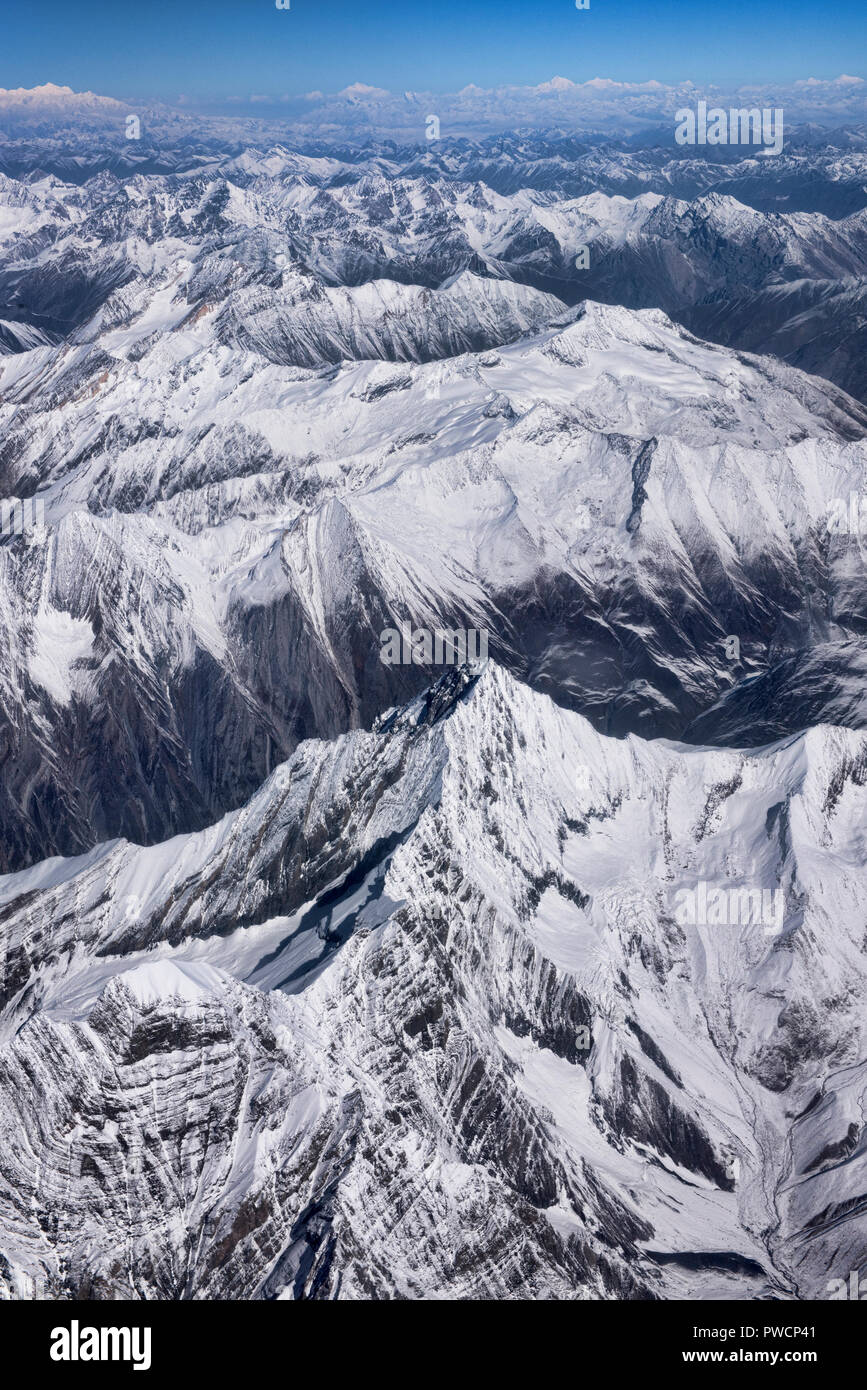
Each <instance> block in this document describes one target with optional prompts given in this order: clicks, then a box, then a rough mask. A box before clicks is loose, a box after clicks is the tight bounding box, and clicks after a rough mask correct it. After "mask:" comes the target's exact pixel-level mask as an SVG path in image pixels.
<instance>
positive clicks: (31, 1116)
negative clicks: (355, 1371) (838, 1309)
mask: <svg viewBox="0 0 867 1390" xmlns="http://www.w3.org/2000/svg"><path fill="white" fill-rule="evenodd" d="M865 753H867V748H865V739H864V735H862V734H856V733H853V732H848V731H845V730H840V729H837V730H835V729H832V728H829V727H820V728H816V729H814V730H812V731H811V732H810V733H809V734H807V735H802V736H799V737H796V738H793V739H789V740H787V741H785V742H783V743H782V744H778V745H774V746H771V747H770V748H767V749H765V750H762V751H761V752H758V753H753V754H750V753H743V752H722V751H719V752H716V751H713V750H700V749H687V748H685V747H683V746H682V745H676V744H668V743H664V742H655V743H653V742H651V743H648V742H644V741H643V740H640V739H636V738H630V739H627V740H625V741H618V740H613V739H609V738H605V737H604V736H601V735H599V734H597V733H595V732H594V731H593V730H592V728H591V727H590V725H589V724H588V723H587V721H586V720H584V719H583V718H582V717H581V716H580V715H576V714H571V713H567V712H564V711H561V710H558V709H557V707H556V706H555V705H554V704H553V703H552V702H551V701H550V700H549V699H548V698H547V697H545V696H541V695H536V694H533V693H532V692H530V691H529V690H528V689H527V688H526V687H525V686H521V685H518V684H517V683H516V682H515V681H514V680H512V679H511V678H510V677H509V676H507V675H506V674H505V673H504V672H503V671H502V670H501V669H500V668H498V667H496V666H495V665H494V664H489V665H488V667H487V669H486V670H485V671H484V672H483V673H482V674H481V675H480V676H477V677H470V678H469V683H468V681H467V679H466V678H464V679H462V678H461V677H460V675H459V674H452V675H451V676H447V677H445V678H443V680H442V681H441V682H440V683H439V685H437V686H436V687H434V690H433V691H432V692H431V694H430V695H429V696H426V697H421V698H419V699H418V700H416V701H415V702H413V703H411V704H410V705H409V706H408V707H407V708H406V709H405V710H402V711H397V712H395V713H394V714H392V715H391V716H389V717H388V718H387V719H386V720H385V721H384V722H382V723H381V724H380V726H379V727H378V728H377V729H376V730H375V731H372V732H370V733H361V732H358V733H353V734H349V735H346V736H344V737H342V738H340V739H338V740H336V741H335V742H333V743H328V744H326V743H322V742H319V741H314V742H310V743H305V744H303V745H302V746H301V747H299V749H298V750H297V751H296V753H295V755H294V756H293V758H292V759H291V760H290V761H289V762H288V763H287V764H284V765H282V766H281V767H279V768H277V769H276V770H275V772H274V773H273V774H272V775H271V777H270V778H269V779H268V780H267V781H266V783H265V784H264V785H263V787H262V788H261V790H260V791H259V792H258V793H257V794H256V796H255V797H254V798H253V800H252V801H251V802H250V803H248V805H247V806H245V807H244V808H243V809H242V810H240V811H239V812H237V813H235V814H232V815H230V816H227V817H226V818H225V819H224V820H223V821H221V822H220V823H219V824H217V825H215V826H214V827H212V828H210V829H208V830H207V831H205V832H203V833H202V834H199V835H194V836H183V837H179V838H177V839H175V840H172V841H170V842H168V843H167V844H165V845H162V846H158V847H155V848H153V849H137V848H135V847H133V846H131V845H129V844H127V843H126V842H115V843H113V844H111V845H107V846H105V847H103V848H100V849H99V850H98V851H95V852H94V853H92V854H90V855H87V856H85V857H83V858H81V859H76V860H71V861H58V860H54V861H49V862H47V863H45V864H44V865H41V866H40V867H39V868H37V869H33V870H30V871H27V872H26V873H24V874H20V875H15V876H12V877H11V878H8V879H6V880H5V882H4V884H3V886H2V894H3V898H4V900H5V902H4V907H3V924H4V936H5V941H6V943H7V952H8V954H7V961H6V969H5V975H4V979H5V990H4V997H5V1009H4V1013H3V1020H4V1029H5V1042H4V1045H3V1050H2V1053H0V1058H2V1061H0V1136H2V1146H0V1152H2V1158H0V1230H2V1232H3V1253H4V1256H5V1262H4V1265H3V1267H2V1273H3V1277H4V1278H5V1281H6V1286H7V1289H8V1290H9V1292H11V1293H14V1294H17V1295H19V1296H27V1297H34V1296H46V1295H48V1296H53V1297H65V1296H72V1297H103V1298H115V1297H129V1296H130V1294H132V1295H133V1296H137V1297H142V1298H154V1297H158V1298H183V1297H233V1298H250V1297H262V1296H265V1297H294V1298H298V1297H320V1298H321V1297H332V1298H333V1297H340V1298H394V1297H401V1298H406V1297H409V1298H426V1297H444V1296H446V1297H448V1296H451V1297H467V1296H469V1297H489V1298H509V1297H514V1296H520V1297H547V1298H552V1297H555V1298H576V1297H577V1298H612V1297H620V1298H623V1297H626V1298H671V1297H675V1298H677V1297H689V1298H693V1299H694V1298H714V1297H740V1298H744V1297H764V1298H777V1299H779V1298H789V1297H805V1298H816V1297H823V1296H825V1294H824V1288H825V1284H826V1281H827V1278H828V1273H829V1271H830V1272H831V1273H832V1274H833V1272H834V1271H836V1270H837V1269H844V1270H848V1269H849V1268H852V1267H856V1266H857V1261H858V1260H859V1259H860V1255H861V1252H862V1251H863V1245H864V1236H865V1228H864V1215H863V1205H864V1203H863V1195H862V1194H863V1163H864V1142H865V1139H864V1129H863V1118H862V1113H861V1108H860V1097H861V1095H862V1093H863V1088H864V1084H865V1074H864V1067H865V1063H864V1060H863V1058H864V1017H865V1015H864V1003H865V1000H864V985H865V980H864V969H863V959H864V955H863V952H864V921H863V910H862V909H861V908H860V906H859V904H860V902H861V900H862V899H863V896H864V891H865V883H864V874H865V868H864V856H863V843H864V842H863V826H864V812H865V790H864V781H865V777H864V774H865V767H867V758H865ZM702 880H709V881H712V882H714V883H726V884H730V885H731V886H732V887H733V888H734V887H740V886H741V885H743V884H747V885H756V884H764V885H773V888H774V890H775V891H777V890H778V889H779V891H780V892H781V893H782V894H783V896H784V898H785V912H784V915H783V917H782V920H781V929H780V931H779V932H778V933H776V934H773V935H769V934H768V933H767V931H766V930H765V929H764V928H762V927H760V926H759V925H747V926H743V925H741V926H738V925H718V924H717V925H711V926H708V925H701V924H699V925H681V924H680V923H679V922H678V920H677V917H676V914H675V910H674V903H675V902H676V901H677V892H678V890H679V889H680V888H681V887H682V886H683V885H692V884H695V883H696V882H697V881H702ZM41 922H50V923H51V930H50V932H48V931H40V930H39V928H38V927H37V925H36V924H38V923H41Z"/></svg>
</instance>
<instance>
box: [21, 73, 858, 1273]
mask: <svg viewBox="0 0 867 1390" xmlns="http://www.w3.org/2000/svg"><path fill="white" fill-rule="evenodd" d="M587 85H588V86H592V85H593V84H587ZM602 85H603V87H604V86H605V84H604V83H603V84H602ZM831 85H832V86H833V84H831ZM571 89H572V84H569V83H566V84H565V86H564V85H562V82H561V85H560V86H559V87H556V88H554V87H551V94H552V101H554V100H559V96H558V94H560V95H563V94H564V93H565V94H566V96H567V97H569V100H570V101H571V100H572V98H571V96H569V93H570V91H571ZM537 95H538V97H539V99H540V100H544V101H547V96H546V95H545V88H544V87H543V88H540V89H539V91H538V93H537ZM818 95H819V94H818V93H817V92H816V91H815V90H814V88H813V87H807V86H806V85H805V88H804V94H803V100H804V101H806V102H807V103H808V104H809V103H811V102H813V101H815V100H817V99H818ZM838 95H843V94H840V93H838ZM386 97H387V94H379V96H377V97H376V100H377V102H379V101H381V100H382V101H384V100H385V99H386ZM673 97H674V94H673V93H672V92H671V91H669V92H668V95H667V97H666V100H668V99H669V98H672V99H673ZM564 99H565V98H564ZM600 100H601V98H600ZM338 104H339V103H338ZM371 109H373V108H371ZM847 109H848V108H847ZM4 112H5V113H6V114H7V115H9V114H10V113H11V119H12V122H13V126H14V131H17V132H18V134H17V135H15V134H14V132H13V137H12V138H10V139H8V140H5V141H4V142H3V143H2V152H0V167H2V169H3V170H5V171H6V172H3V173H0V646H2V649H3V652H4V659H3V661H2V663H0V696H2V698H0V873H2V875H3V876H2V877H0V1296H8V1297H12V1298H44V1297H48V1298H61V1299H67V1298H98V1299H118V1298H126V1297H129V1296H131V1295H132V1296H134V1297H139V1298H143V1299H195V1298H218V1299H260V1298H287V1299H292V1298H296V1299H297V1298H321V1299H326V1298H327V1299H366V1298H376V1299H383V1298H401V1299H404V1298H412V1299H419V1298H443V1297H459V1298H494V1299H511V1298H527V1297H532V1298H540V1299H554V1298H556V1299H560V1298H562V1299H610V1298H625V1299H670V1298H682V1297H686V1298H690V1299H695V1300H700V1299H705V1298H766V1299H788V1298H796V1297H798V1298H816V1297H823V1296H824V1295H825V1293H826V1290H827V1288H828V1283H829V1280H831V1279H835V1278H846V1277H847V1276H848V1274H849V1271H850V1270H853V1269H860V1267H861V1262H862V1260H863V1251H864V1248H865V1234H867V1232H865V1225H864V1222H865V1212H867V1196H865V1194H867V1173H865V1162H864V1155H865V1146H867V1138H865V1131H864V1100H863V1096H864V1087H865V1082H867V1077H865V1066H867V1063H865V1062H864V1060H863V1059H864V1057H865V1046H864V1044H865V1037H864V1029H865V1022H864V1020H865V1008H864V1005H865V997H864V996H865V973H867V971H865V951H867V936H865V929H864V928H865V921H864V908H863V904H864V901H865V890H867V882H865V875H867V868H865V862H864V859H865V856H864V852H863V846H864V824H865V796H867V734H865V733H864V732H863V731H864V730H865V728H867V702H865V696H864V675H865V664H867V658H865V650H864V640H863V639H864V633H865V630H867V612H865V602H864V599H865V579H864V575H865V568H864V558H865V557H864V553H863V540H862V536H863V534H864V533H865V532H867V489H865V475H867V409H865V406H864V404H863V401H864V400H865V399H867V383H865V377H864V364H863V356H864V354H863V352H862V351H861V350H860V348H861V346H862V345H863V341H864V324H863V319H864V313H863V307H864V299H865V288H864V287H865V284H867V250H865V230H867V210H865V207H867V193H865V187H867V183H865V178H867V156H865V155H864V153H863V148H864V137H863V134H860V133H859V131H858V130H857V129H856V128H855V127H854V126H853V127H852V128H851V129H849V128H847V130H846V131H844V132H843V131H841V132H837V133H836V135H835V136H834V142H835V143H834V145H833V148H834V150H835V151H836V155H837V156H838V157H836V158H835V159H834V160H830V161H829V156H828V145H827V141H826V142H825V143H824V144H822V145H821V148H820V147H819V145H818V143H817V142H818V141H819V136H817V135H815V133H813V134H812V135H811V134H810V132H809V131H807V132H802V133H801V135H800V136H799V137H798V138H799V142H800V143H797V144H795V143H794V141H792V142H791V143H789V142H788V124H787V149H786V153H785V154H784V155H782V156H781V157H780V158H779V159H778V160H775V161H773V162H769V161H758V160H755V159H741V158H740V156H739V155H736V154H734V155H731V156H729V155H728V154H724V153H719V157H718V158H716V159H704V158H700V159H692V158H687V159H682V158H677V159H673V158H672V157H671V151H670V150H665V149H663V148H661V147H660V148H657V147H655V146H654V147H652V148H639V147H638V145H636V146H634V147H631V148H627V147H626V146H625V145H616V144H611V145H601V144H600V143H599V141H598V140H596V141H593V142H590V143H589V144H588V145H586V146H581V147H579V146H578V144H577V142H576V141H575V140H568V139H565V138H563V137H559V136H552V137H550V138H548V137H543V136H538V137H536V136H531V135H530V134H529V133H528V135H527V137H526V139H525V138H524V137H521V138H520V139H518V138H517V137H516V138H514V139H513V138H512V137H503V138H502V139H499V140H498V141H497V142H490V141H486V140H478V141H474V140H469V141H462V142H461V141H459V142H454V143H449V142H442V144H439V143H438V147H437V148H436V149H427V148H425V149H424V150H422V151H421V152H419V151H418V150H415V151H412V150H408V149H401V148H399V147H397V146H395V145H390V146H388V147H385V146H380V147H377V146H376V145H374V144H371V145H370V146H369V147H368V148H366V149H365V150H364V151H360V150H358V149H355V150H353V149H351V148H349V147H347V148H343V147H341V148H340V149H325V148H319V147H318V146H317V148H316V149H315V150H312V151H310V152H308V153H306V154H304V153H299V152H297V151H290V150H287V149H286V148H285V147H283V146H282V145H277V146H274V147H270V146H268V145H265V147H264V148H259V147H255V148H245V147H244V146H243V145H242V144H240V143H238V142H237V141H235V140H234V137H233V140H232V144H231V148H229V149H227V147H226V139H225V138H223V137H225V136H226V127H227V126H232V128H233V129H234V128H235V127H234V123H231V122H229V123H224V126H221V127H220V128H219V129H218V128H217V127H216V126H214V127H213V128H209V129H205V128H204V126H203V128H202V130H197V129H191V128H190V126H189V125H188V124H187V118H186V117H184V118H181V117H180V116H178V118H177V121H175V120H174V117H171V113H169V114H168V116H166V113H164V112H163V113H162V115H161V114H160V113H159V112H156V111H155V112H153V113H149V114H148V115H147V116H146V118H145V125H146V126H150V127H151V130H156V129H158V127H159V121H160V120H161V119H163V117H165V118H166V120H167V122H168V128H169V134H170V142H169V143H168V144H166V145H164V146H163V147H157V145H153V146H149V145H147V143H146V142H143V143H142V144H141V147H140V148H139V147H137V148H136V149H135V150H134V151H133V150H130V149H126V148H123V149H117V148H110V147H109V143H107V141H106V139H105V132H106V131H107V130H109V129H110V128H113V126H114V127H118V129H120V128H121V126H122V123H123V121H124V120H125V119H126V116H127V114H129V113H128V108H126V107H125V106H123V105H122V104H120V103H117V102H109V101H106V100H105V99H103V98H100V97H98V96H94V95H93V94H84V95H76V94H75V93H71V92H69V90H68V89H64V88H55V87H51V86H49V87H46V88H44V89H40V90H39V91H37V92H36V93H27V92H24V93H22V92H14V91H13V92H2V91H0V114H2V113H4ZM787 116H788V113H787ZM151 117H152V118H153V120H152V121H151ZM169 117H171V119H169ZM304 119H309V114H308V116H305V117H304ZM58 123H59V124H58ZM67 125H68V126H69V127H70V130H69V131H68V130H67V129H66V127H67ZM73 127H74V128H75V130H76V131H77V132H78V133H77V135H76V134H73V135H70V131H71V130H72V128H73ZM239 128H240V127H239ZM266 129H267V122H266V123H264V124H263V126H262V127H261V129H260V130H259V134H260V135H261V136H262V139H263V140H264V138H265V134H264V132H265V131H266ZM51 131H53V132H54V133H53V134H51V133H50V132H51ZM182 131H183V132H185V135H184V138H183V139H182V140H181V138H180V133H181V132H182ZM221 132H222V137H221ZM218 137H220V138H218ZM828 138H829V139H830V137H828ZM127 143H129V142H127ZM132 143H133V144H137V142H135V141H133V142H132ZM657 143H658V142H657ZM651 144H652V145H653V142H652V141H651ZM771 163H772V164H773V167H772V168H771V167H769V165H770V164H771ZM760 166H761V167H760ZM46 170H47V171H49V172H48V173H46V172H45V171H46ZM588 256H589V261H588ZM696 334H699V335H701V336H695V335H696ZM705 339H710V340H712V341H705ZM714 344H717V345H714ZM769 354H772V355H769ZM804 369H806V370H809V371H812V372H816V373H818V375H816V376H809V375H807V374H806V370H804ZM847 391H848V392H851V393H852V394H851V395H849V394H846V392H847ZM858 398H860V401H859V399H858ZM13 499H15V500H16V507H17V511H16V512H15V515H16V516H20V517H23V516H24V510H23V508H22V505H21V504H22V502H24V503H26V504H27V507H28V510H27V517H28V520H27V521H26V522H22V524H21V525H18V524H17V522H14V521H12V520H10V517H11V516H12V511H11V510H10V509H11V508H12V503H13ZM31 504H32V505H31ZM862 516H863V522H864V524H863V526H862ZM455 628H457V629H468V628H470V629H475V630H477V631H479V630H481V631H483V632H484V633H485V637H486V650H488V651H489V652H490V655H491V658H492V659H491V661H490V662H489V663H488V664H487V665H480V664H475V665H472V666H461V667H459V668H455V669H451V670H448V671H447V672H446V673H445V674H443V673H442V671H441V669H440V668H439V667H436V666H432V665H430V664H415V663H414V662H413V661H411V660H410V661H406V662H404V661H400V662H399V663H397V664H391V663H390V662H389V661H384V660H382V659H381V655H382V637H383V634H384V633H386V631H387V630H396V629H397V630H400V631H401V632H404V633H405V632H406V630H407V629H410V630H413V629H415V630H418V629H422V630H423V631H425V632H435V631H437V630H438V629H439V630H443V629H455ZM422 660H423V661H427V658H422ZM670 739H679V740H683V742H679V743H674V742H669V741H667V740H670Z"/></svg>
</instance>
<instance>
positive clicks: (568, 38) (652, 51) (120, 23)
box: [0, 0, 867, 108]
mask: <svg viewBox="0 0 867 1390" xmlns="http://www.w3.org/2000/svg"><path fill="white" fill-rule="evenodd" d="M290 3H291V8H290V9H288V10H281V9H278V8H277V6H276V4H275V3H274V0H246V3H242V2H241V0H213V3H207V4H205V3H203V0H188V3H187V4H186V5H184V6H182V7H177V6H172V7H169V6H168V5H167V4H166V3H165V0H158V3H157V4H155V5H153V6H150V7H149V8H148V10H147V11H142V10H141V9H135V8H131V7H125V6H115V5H107V4H105V3H104V0H84V3H83V4H82V5H80V6H78V7H76V9H75V11H74V12H73V11H71V10H70V9H69V7H68V6H66V5H65V4H61V3H60V0H46V3H45V4H44V5H43V6H42V7H41V9H40V14H41V16H42V18H43V20H44V24H43V25H41V26H40V29H39V31H38V33H37V32H36V31H35V29H34V26H33V24H32V22H31V20H30V17H29V15H28V14H27V13H26V12H23V11H16V12H15V13H13V14H12V15H11V16H10V17H9V19H8V20H7V44H6V46H5V52H4V55H3V56H2V57H0V87H2V88H4V89H5V90H6V91H9V90H16V89H18V88H29V89H32V88H33V87H38V86H41V85H43V84H45V83H46V82H47V81H50V82H52V83H54V84H56V85H58V86H68V87H70V88H72V90H73V91H76V92H87V91H90V92H94V93H96V94H99V95H105V96H109V97H114V98H115V99H117V100H125V101H130V102H136V101H138V102H141V101H159V102H164V103H166V104H168V105H178V104H180V105H188V106H190V107H192V108H203V107H208V106H214V105H215V104H217V105H220V104H226V105H227V106H237V104H239V103H248V104H262V103H263V102H264V101H265V100H266V99H273V100H274V101H279V100H280V99H281V98H283V97H284V96H286V95H288V96H289V97H290V98H292V99H294V98H298V97H301V96H303V95H304V94H305V93H309V92H316V91H319V92H322V93H324V94H330V95H333V94H337V93H340V92H345V91H347V89H351V88H352V87H353V86H355V85H356V84H361V85H362V86H365V87H371V88H381V89H384V90H385V91H387V92H390V93H397V92H401V91H406V90H409V91H412V92H423V93H430V94H437V93H446V94H455V93H460V92H463V91H465V90H466V89H467V88H468V87H477V88H481V89H482V90H484V91H488V92H490V91H496V90H497V89H498V88H503V87H524V88H534V87H538V86H539V85H541V84H544V83H546V82H550V81H551V80H552V79H554V78H556V77H560V78H564V79H566V80H568V81H570V82H573V83H576V84H577V85H579V86H580V85H583V84H586V83H587V82H589V81H594V80H600V79H601V80H608V81H612V80H613V81H617V82H621V83H630V84H639V85H642V84H646V83H650V82H658V83H661V84H663V85H665V86H677V85H682V84H684V83H686V82H690V81H691V82H692V83H694V84H695V85H699V86H722V87H732V86H735V87H736V86H737V85H748V84H753V83H759V84H760V85H767V84H790V83H794V82H795V81H797V80H798V79H801V80H804V79H805V78H808V77H812V78H813V79H815V80H818V81H820V82H821V81H824V82H828V81H832V80H834V79H835V78H837V77H838V76H839V75H840V74H844V73H851V72H852V68H853V63H852V55H853V54H854V53H857V54H862V53H864V52H867V10H865V8H864V7H863V6H862V4H861V3H860V0H841V3H840V4H838V5H837V6H836V7H835V12H834V21H835V22H834V24H833V25H828V24H827V22H826V19H825V15H824V13H823V12H822V11H821V10H820V9H819V8H817V7H816V6H815V5H812V4H808V3H807V2H806V0H794V2H793V3H784V0H731V3H728V4H726V5H725V6H715V7H710V6H708V7H700V8H697V7H695V6H693V5H691V4H687V3H685V0H662V3H659V4H656V5H654V6H652V7H648V6H647V4H644V3H641V2H640V0H589V3H590V8H589V9H586V10H578V9H576V7H575V4H574V0H546V3H545V4H543V5H542V6H541V7H537V8H533V9H532V11H531V12H529V17H530V18H531V23H530V24H528V23H527V20H528V8H527V6H526V5H525V4H519V3H517V0H504V3H503V4H498V5H497V6H496V7H494V6H493V5H492V4H490V3H489V0H488V3H485V0H462V2H461V3H459V2H458V0H442V3H441V4H438V5H437V6H433V5H432V4H430V3H425V4H417V5H414V6H412V7H407V6H405V5H401V4H398V3H397V0H375V3H374V4H372V5H368V6H367V7H365V9H364V10H363V11H359V10H358V8H357V7H356V6H354V5H351V4H350V3H349V0H315V3H314V0H290ZM805 52H808V53H809V54H810V72H809V73H805V72H804V58H803V55H804V53H805ZM697 55H699V57H698V59H697ZM46 74H50V76H46ZM853 75H855V76H859V77H864V76H867V69H865V68H864V67H863V66H862V67H861V68H860V69H859V67H858V65H857V64H856V65H855V69H854V74H853Z"/></svg>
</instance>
